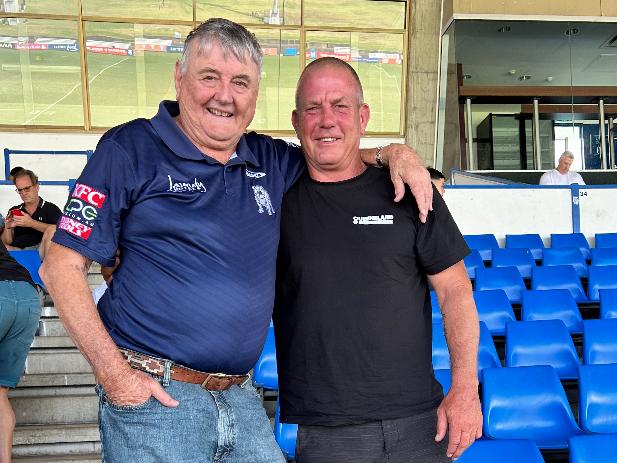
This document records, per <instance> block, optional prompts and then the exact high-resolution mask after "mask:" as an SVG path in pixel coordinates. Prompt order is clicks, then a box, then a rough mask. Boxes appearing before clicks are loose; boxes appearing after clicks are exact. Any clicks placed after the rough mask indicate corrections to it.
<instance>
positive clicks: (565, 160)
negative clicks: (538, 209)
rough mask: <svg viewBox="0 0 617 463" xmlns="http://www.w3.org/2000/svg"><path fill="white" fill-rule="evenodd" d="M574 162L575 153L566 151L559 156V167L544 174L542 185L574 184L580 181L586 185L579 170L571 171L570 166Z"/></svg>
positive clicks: (541, 180)
mask: <svg viewBox="0 0 617 463" xmlns="http://www.w3.org/2000/svg"><path fill="white" fill-rule="evenodd" d="M573 162H574V154H572V152H571V151H564V152H563V154H562V155H561V156H560V157H559V162H558V164H557V167H555V168H554V169H553V170H549V171H548V172H545V173H544V174H542V177H540V185H572V184H573V183H578V184H579V185H585V181H584V180H583V177H581V175H580V174H579V173H577V172H570V166H571V165H572V163H573Z"/></svg>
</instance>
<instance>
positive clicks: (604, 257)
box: [591, 248, 617, 266]
mask: <svg viewBox="0 0 617 463" xmlns="http://www.w3.org/2000/svg"><path fill="white" fill-rule="evenodd" d="M591 265H596V266H598V265H617V248H593V249H592V250H591Z"/></svg>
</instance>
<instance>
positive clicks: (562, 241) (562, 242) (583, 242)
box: [551, 233, 591, 259]
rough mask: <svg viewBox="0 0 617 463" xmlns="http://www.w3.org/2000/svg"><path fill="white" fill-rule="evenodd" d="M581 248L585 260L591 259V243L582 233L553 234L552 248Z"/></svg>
mask: <svg viewBox="0 0 617 463" xmlns="http://www.w3.org/2000/svg"><path fill="white" fill-rule="evenodd" d="M572 247H575V248H579V249H580V250H581V252H582V253H583V256H584V257H585V259H589V258H590V257H591V253H590V252H589V243H588V242H587V238H585V235H583V234H582V233H553V234H551V248H572Z"/></svg>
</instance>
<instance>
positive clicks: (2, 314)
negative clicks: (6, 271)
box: [0, 280, 41, 387]
mask: <svg viewBox="0 0 617 463" xmlns="http://www.w3.org/2000/svg"><path fill="white" fill-rule="evenodd" d="M40 316H41V299H40V297H39V293H38V292H37V291H36V289H34V287H33V286H32V285H31V284H29V283H26V282H25V281H7V280H3V281H0V386H5V387H15V386H17V383H18V382H19V378H20V376H21V374H22V372H23V370H24V364H25V363H26V357H27V356H28V352H29V351H30V345H31V344H32V340H33V339H34V333H36V329H37V327H38V324H39V317H40Z"/></svg>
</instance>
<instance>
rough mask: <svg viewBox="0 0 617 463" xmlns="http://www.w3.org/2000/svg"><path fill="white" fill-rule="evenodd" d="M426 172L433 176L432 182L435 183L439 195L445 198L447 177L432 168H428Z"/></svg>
mask: <svg viewBox="0 0 617 463" xmlns="http://www.w3.org/2000/svg"><path fill="white" fill-rule="evenodd" d="M426 170H428V173H429V174H430V175H431V182H433V185H435V188H437V191H439V194H440V195H441V196H443V195H444V194H445V193H446V189H445V188H444V187H443V186H444V185H445V183H446V177H445V175H444V174H442V173H441V172H440V171H438V170H437V169H433V168H432V167H427V168H426Z"/></svg>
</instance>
